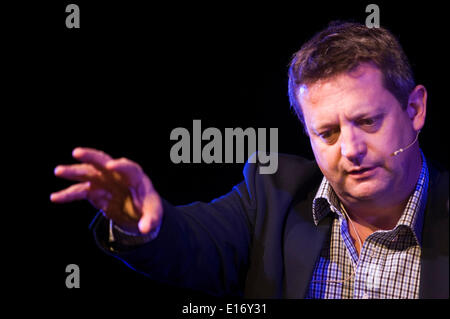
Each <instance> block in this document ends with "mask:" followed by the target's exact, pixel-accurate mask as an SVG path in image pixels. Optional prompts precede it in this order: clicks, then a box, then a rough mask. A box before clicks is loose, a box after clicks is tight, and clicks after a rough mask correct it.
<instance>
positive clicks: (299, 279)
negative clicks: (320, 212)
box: [283, 192, 332, 299]
mask: <svg viewBox="0 0 450 319" xmlns="http://www.w3.org/2000/svg"><path fill="white" fill-rule="evenodd" d="M314 195H315V192H311V193H310V194H309V195H308V198H307V199H306V200H303V201H301V202H299V203H297V204H296V205H294V206H293V207H292V208H291V210H290V212H289V215H288V216H287V222H286V231H285V238H284V265H285V276H284V283H283V286H284V294H285V297H286V298H296V299H298V298H304V297H305V295H306V293H307V289H308V285H309V282H310V280H311V277H312V273H313V270H314V265H315V263H316V260H317V258H318V257H319V254H320V251H321V249H322V246H323V244H324V241H325V239H326V238H327V235H329V230H330V227H331V222H332V218H331V217H330V216H329V215H328V216H326V217H324V218H323V219H322V220H321V222H320V223H319V225H318V226H316V225H315V224H314V221H313V216H312V200H313V197H314Z"/></svg>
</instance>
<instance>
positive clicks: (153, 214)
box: [138, 192, 162, 236]
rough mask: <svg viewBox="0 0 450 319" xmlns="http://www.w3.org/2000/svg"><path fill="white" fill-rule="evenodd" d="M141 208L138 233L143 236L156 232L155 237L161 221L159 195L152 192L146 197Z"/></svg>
mask: <svg viewBox="0 0 450 319" xmlns="http://www.w3.org/2000/svg"><path fill="white" fill-rule="evenodd" d="M142 206H143V207H142V216H141V219H140V220H139V223H138V227H139V231H140V232H141V233H143V234H147V233H149V232H150V231H156V234H155V236H156V235H157V232H158V231H159V227H160V225H161V220H162V206H161V200H160V198H159V195H158V194H157V193H156V192H153V193H152V194H150V195H148V196H146V198H145V199H144V203H143V205H142Z"/></svg>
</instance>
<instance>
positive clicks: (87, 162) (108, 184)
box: [50, 147, 163, 234]
mask: <svg viewBox="0 0 450 319" xmlns="http://www.w3.org/2000/svg"><path fill="white" fill-rule="evenodd" d="M72 155H73V157H74V158H75V159H77V160H78V161H80V162H82V163H81V164H72V165H58V166H57V167H56V168H55V175H56V176H57V177H61V178H64V179H68V180H71V181H77V182H78V183H76V184H74V185H72V186H70V187H68V188H66V189H63V190H61V191H58V192H55V193H52V194H51V196H50V200H51V201H52V202H54V203H69V202H72V201H76V200H85V199H86V200H88V201H89V202H90V203H91V204H92V205H93V206H94V207H95V208H97V209H99V210H102V211H103V212H104V214H105V217H107V218H109V219H112V220H113V222H114V223H115V224H116V225H118V226H119V227H120V228H121V229H123V230H125V231H127V232H131V233H135V234H139V233H142V234H147V233H149V232H151V231H154V230H156V229H157V228H158V227H159V226H160V225H161V222H162V215H163V209H162V203H161V198H160V196H159V195H158V193H157V192H156V191H155V189H154V188H153V185H152V183H151V181H150V179H149V178H148V176H147V175H146V174H145V173H144V171H143V170H142V168H141V167H140V166H139V164H137V163H135V162H133V161H131V160H129V159H127V158H119V159H113V158H112V157H111V156H109V155H108V154H106V153H104V152H102V151H99V150H96V149H92V148H80V147H79V148H76V149H74V150H73V152H72Z"/></svg>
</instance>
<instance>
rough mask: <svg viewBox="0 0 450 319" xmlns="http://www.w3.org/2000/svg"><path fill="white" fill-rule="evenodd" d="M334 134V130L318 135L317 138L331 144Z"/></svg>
mask: <svg viewBox="0 0 450 319" xmlns="http://www.w3.org/2000/svg"><path fill="white" fill-rule="evenodd" d="M336 133H337V131H336V130H328V131H324V132H321V133H319V137H320V138H321V139H322V140H324V141H325V142H327V143H332V142H333V140H334V139H335V137H336Z"/></svg>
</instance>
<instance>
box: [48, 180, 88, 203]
mask: <svg viewBox="0 0 450 319" xmlns="http://www.w3.org/2000/svg"><path fill="white" fill-rule="evenodd" d="M90 184H91V183H90V182H84V183H78V184H75V185H72V186H70V187H68V188H66V189H63V190H62V191H59V192H56V193H53V194H51V195H50V200H51V201H52V202H54V203H68V202H72V201H76V200H83V199H86V198H87V195H88V191H89V188H90V186H91V185H90Z"/></svg>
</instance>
